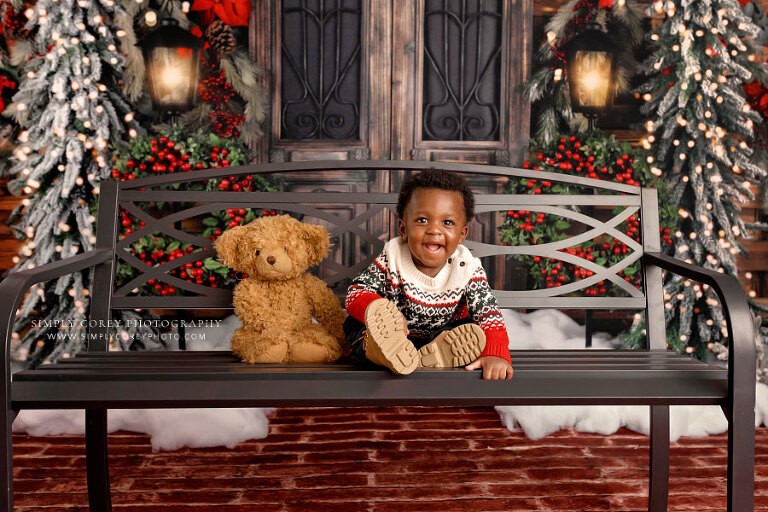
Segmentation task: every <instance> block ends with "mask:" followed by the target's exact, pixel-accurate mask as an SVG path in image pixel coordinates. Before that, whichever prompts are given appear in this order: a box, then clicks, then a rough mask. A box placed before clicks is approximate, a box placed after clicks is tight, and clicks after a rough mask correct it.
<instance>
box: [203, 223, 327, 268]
mask: <svg viewBox="0 0 768 512" xmlns="http://www.w3.org/2000/svg"><path fill="white" fill-rule="evenodd" d="M330 246H331V242H330V236H329V235H328V231H327V230H326V229H325V228H324V227H322V226H315V225H312V224H306V223H304V222H299V221H298V220H296V219H294V218H293V217H291V216H289V215H280V216H276V217H261V218H258V219H256V220H254V221H252V222H249V223H248V224H246V225H245V226H238V227H235V228H232V229H229V230H227V231H225V232H224V233H223V234H222V235H221V236H220V237H219V238H218V239H217V240H216V243H215V248H216V253H217V254H218V255H219V259H220V260H221V262H222V263H223V264H224V265H226V266H228V267H230V268H233V269H234V270H236V271H238V272H245V273H247V274H248V276H249V277H255V278H258V279H264V280H283V279H292V278H294V277H297V276H299V275H300V274H301V273H303V272H304V271H305V270H307V268H309V267H311V266H313V265H317V264H318V263H320V262H321V261H322V260H323V258H324V257H325V255H326V253H327V252H328V248H329V247H330Z"/></svg>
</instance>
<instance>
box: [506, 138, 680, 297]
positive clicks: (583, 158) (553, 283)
mask: <svg viewBox="0 0 768 512" xmlns="http://www.w3.org/2000/svg"><path fill="white" fill-rule="evenodd" d="M532 157H533V158H532V160H527V161H525V162H524V163H523V168H525V169H533V170H535V171H546V172H557V173H563V174H570V175H575V176H582V177H586V178H593V179H600V180H606V181H614V182H619V183H624V184H626V185H633V186H654V187H656V188H657V189H658V191H659V217H660V224H661V226H662V227H661V233H660V234H661V238H662V242H663V243H664V244H671V243H672V239H671V238H670V233H671V226H672V220H673V216H674V215H675V211H674V208H672V207H671V206H670V205H669V202H668V201H666V198H667V196H668V189H667V187H666V186H665V183H664V182H662V181H660V180H657V179H655V178H654V177H653V176H652V175H651V173H650V172H649V171H648V168H647V166H646V165H645V162H644V161H643V160H642V158H637V157H636V155H635V153H634V151H633V149H632V148H631V147H630V146H629V144H627V143H626V142H623V143H622V142H619V141H617V140H616V139H615V137H613V136H611V137H606V136H605V135H604V134H601V133H599V132H591V133H589V134H587V135H586V136H585V137H579V136H576V135H562V134H560V136H559V137H557V138H556V139H555V140H554V141H552V142H550V143H549V144H545V145H543V146H541V147H538V148H534V149H533V150H532ZM581 188H582V187H579V186H574V185H566V184H561V183H552V182H550V181H547V180H539V179H521V180H518V181H513V182H510V184H509V186H508V187H507V190H506V192H507V193H511V194H543V193H552V194H577V193H581ZM639 226H640V223H639V220H638V219H637V217H636V216H634V215H633V216H630V217H629V218H628V219H627V220H626V221H625V222H624V223H622V224H621V225H619V226H617V229H619V230H620V231H622V232H623V233H626V234H627V235H628V236H629V237H631V238H633V239H634V240H636V241H638V242H639V241H640V230H639ZM570 229H571V223H569V222H568V221H566V220H564V219H562V218H561V217H559V216H557V215H552V214H545V213H542V212H532V211H529V210H510V211H508V212H507V213H506V218H505V219H504V222H503V224H502V226H501V227H500V231H501V235H502V242H503V243H504V244H506V245H535V244H545V243H549V242H555V241H558V240H562V239H564V238H565V237H566V236H568V232H569V230H570ZM564 251H565V252H566V253H568V254H572V255H575V256H578V257H580V258H583V259H585V260H587V261H594V262H595V263H597V264H598V265H601V266H605V267H610V266H611V265H613V264H615V263H617V262H618V261H620V260H621V259H623V258H624V257H625V256H624V255H625V254H627V252H628V248H627V246H626V244H624V243H623V242H621V241H619V240H616V239H614V238H613V237H608V236H603V237H601V238H599V239H596V240H592V241H590V242H586V243H583V244H580V245H578V246H575V247H569V248H568V249H565V250H564ZM515 259H517V260H518V261H519V262H520V263H521V265H522V266H523V268H526V269H528V272H529V276H530V277H529V286H528V288H531V287H532V288H534V289H542V288H555V287H560V286H564V285H566V284H569V283H572V282H576V281H579V280H581V279H583V278H586V277H590V276H592V275H593V272H592V271H591V270H587V269H582V268H580V267H578V266H577V265H574V264H571V263H566V262H563V261H561V260H558V259H554V258H546V257H541V256H528V255H522V256H515ZM619 273H620V275H622V276H623V277H624V279H625V280H626V281H627V282H629V283H632V284H633V285H635V286H638V287H639V286H640V278H641V273H640V268H639V264H637V263H635V264H633V265H630V266H628V267H626V268H625V269H623V270H622V271H620V272H619ZM531 285H532V286H531ZM615 291H618V288H615V285H613V284H612V283H610V282H606V281H599V282H597V283H596V284H594V285H592V286H589V287H587V288H586V289H585V292H584V293H586V295H589V296H603V295H606V294H609V293H612V292H615Z"/></svg>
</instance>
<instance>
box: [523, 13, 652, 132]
mask: <svg viewBox="0 0 768 512" xmlns="http://www.w3.org/2000/svg"><path fill="white" fill-rule="evenodd" d="M592 23H595V24H597V25H599V26H600V28H601V29H602V30H603V31H604V32H607V33H608V34H615V35H616V37H614V38H613V39H614V41H615V42H616V45H617V47H618V49H619V57H618V61H617V62H618V73H617V83H616V91H615V92H617V93H619V92H624V91H626V90H628V88H629V78H630V76H631V75H632V74H633V73H634V69H635V67H636V62H635V59H634V57H633V55H632V50H633V48H634V47H635V46H636V45H637V44H638V42H639V41H640V40H641V39H642V36H643V28H642V10H641V9H640V8H639V7H638V4H637V3H636V2H635V0H570V1H569V2H567V3H565V4H563V5H562V6H561V7H560V8H559V9H558V11H557V13H556V14H555V15H554V16H553V17H552V19H551V20H550V21H549V23H547V25H546V27H545V28H544V32H545V34H546V38H547V39H546V40H545V41H544V42H543V43H542V45H541V47H540V48H539V49H538V51H537V52H536V53H535V55H534V61H535V63H536V64H537V65H538V68H537V69H535V70H534V71H533V73H532V74H531V78H530V80H529V81H528V82H527V83H526V84H525V98H526V99H527V100H528V101H530V102H531V103H533V113H532V119H534V120H535V123H534V126H535V127H536V135H535V139H536V140H537V141H538V142H539V143H540V144H548V143H550V142H552V141H553V140H554V139H555V138H556V136H557V134H558V133H559V132H569V131H571V127H570V124H571V120H572V119H573V113H572V111H571V100H570V96H569V88H568V80H567V75H568V71H567V64H568V63H567V62H566V58H565V52H564V50H563V47H564V45H566V44H567V43H568V42H569V41H570V40H571V39H573V38H574V37H575V36H577V35H578V34H579V32H580V31H582V30H583V29H584V27H585V26H586V25H588V24H592Z"/></svg>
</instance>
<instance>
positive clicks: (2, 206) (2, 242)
mask: <svg viewBox="0 0 768 512" xmlns="http://www.w3.org/2000/svg"><path fill="white" fill-rule="evenodd" d="M7 184H8V180H5V179H0V276H2V275H3V274H5V272H6V271H7V270H8V269H10V268H11V267H13V261H12V258H13V257H14V256H15V255H16V254H18V252H19V250H20V249H21V241H19V240H16V238H15V237H14V236H13V234H12V233H11V228H10V227H9V226H8V223H7V221H8V217H9V216H10V214H11V212H12V211H13V210H14V208H16V206H17V205H18V204H19V203H20V202H21V198H20V197H15V196H12V195H11V194H10V192H8V186H7Z"/></svg>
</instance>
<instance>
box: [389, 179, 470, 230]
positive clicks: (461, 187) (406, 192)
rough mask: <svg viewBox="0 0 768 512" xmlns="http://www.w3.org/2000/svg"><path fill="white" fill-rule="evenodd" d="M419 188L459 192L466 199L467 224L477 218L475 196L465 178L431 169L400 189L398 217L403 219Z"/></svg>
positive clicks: (407, 180)
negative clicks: (414, 193)
mask: <svg viewBox="0 0 768 512" xmlns="http://www.w3.org/2000/svg"><path fill="white" fill-rule="evenodd" d="M417 188H437V189H440V190H448V191H454V192H459V193H461V195H462V197H463V198H464V214H465V215H466V217H467V224H469V221H471V220H472V218H473V217H474V216H475V196H474V195H473V194H472V189H471V188H469V184H468V183H467V180H465V179H464V177H463V176H461V175H459V174H456V173H454V172H451V171H443V170H439V169H434V168H430V169H427V170H425V171H422V172H420V173H418V174H413V175H411V176H410V177H409V178H408V179H406V180H405V181H404V182H403V185H402V186H401V187H400V194H399V195H398V197H397V216H398V217H400V218H401V219H402V218H403V213H405V207H406V206H407V205H408V201H410V200H411V196H412V195H413V191H414V190H416V189H417Z"/></svg>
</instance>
